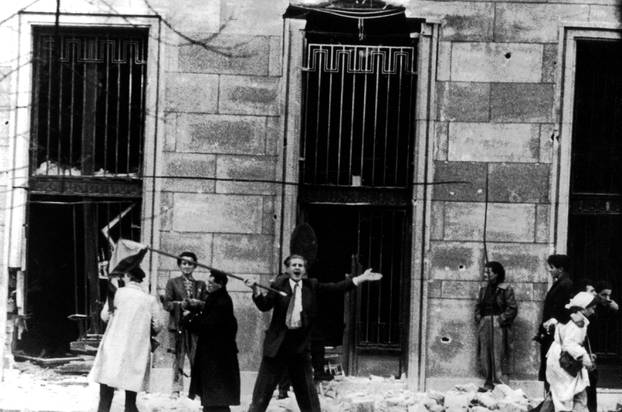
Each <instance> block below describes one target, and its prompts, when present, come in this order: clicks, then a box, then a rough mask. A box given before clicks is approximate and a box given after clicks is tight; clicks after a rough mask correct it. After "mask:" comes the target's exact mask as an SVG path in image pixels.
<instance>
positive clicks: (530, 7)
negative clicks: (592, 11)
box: [494, 3, 589, 43]
mask: <svg viewBox="0 0 622 412" xmlns="http://www.w3.org/2000/svg"><path fill="white" fill-rule="evenodd" d="M588 14H589V6H587V5H574V4H548V3H539V4H525V3H498V4H497V7H496V15H495V26H494V36H495V41H498V42H534V43H535V42H538V43H555V42H557V40H558V39H557V36H558V30H559V23H560V22H562V21H573V22H579V21H587V16H588Z"/></svg>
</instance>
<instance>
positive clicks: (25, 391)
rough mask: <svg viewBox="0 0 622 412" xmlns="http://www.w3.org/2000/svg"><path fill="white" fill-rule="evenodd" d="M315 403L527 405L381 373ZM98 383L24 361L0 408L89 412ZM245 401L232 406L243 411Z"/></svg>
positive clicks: (501, 408)
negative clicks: (423, 388) (416, 384)
mask: <svg viewBox="0 0 622 412" xmlns="http://www.w3.org/2000/svg"><path fill="white" fill-rule="evenodd" d="M320 391H321V396H320V401H321V404H322V410H323V411H326V412H402V411H403V412H427V411H429V412H442V411H445V412H460V411H466V410H469V411H470V412H488V411H490V410H493V411H496V412H526V411H527V410H528V408H529V406H530V404H533V402H534V401H533V400H532V401H530V400H529V399H527V396H526V395H525V394H524V393H523V391H522V390H520V389H519V390H513V389H511V388H510V387H508V386H505V385H500V386H497V387H496V388H495V390H494V391H489V392H478V388H477V386H476V385H474V384H465V385H458V386H456V387H455V388H454V389H453V390H450V391H447V392H443V393H441V392H435V391H430V392H428V393H414V392H411V391H408V390H407V389H406V383H405V381H404V380H400V379H393V378H381V377H373V376H372V377H368V378H362V377H342V378H340V379H339V377H338V378H337V379H336V380H334V381H331V382H324V383H322V386H321V389H320ZM97 396H98V386H97V385H96V384H93V383H92V382H89V381H88V378H87V377H86V376H85V375H84V374H79V375H76V374H68V373H62V372H60V371H59V369H55V368H42V367H40V366H36V365H33V364H31V363H30V362H20V363H17V364H15V368H13V369H11V370H6V371H5V379H4V382H2V383H0V411H94V410H95V407H96V403H97ZM138 407H139V409H140V410H141V411H143V412H147V411H149V412H155V411H188V412H194V411H200V410H201V408H200V404H199V402H198V401H197V400H194V401H192V400H190V399H187V398H184V397H182V398H179V399H173V398H171V397H170V396H169V395H168V394H163V393H141V394H139V396H138ZM246 407H247V405H245V404H243V405H241V406H240V407H237V408H232V409H233V410H234V411H236V412H237V411H243V410H246ZM121 410H123V392H118V393H117V394H116V396H115V400H114V402H113V411H121ZM268 410H269V411H271V412H277V411H281V412H287V411H291V412H299V409H298V408H297V406H296V402H295V399H294V397H293V393H291V392H290V398H287V399H282V400H278V399H276V398H275V399H273V401H272V403H271V404H270V407H269V409H268Z"/></svg>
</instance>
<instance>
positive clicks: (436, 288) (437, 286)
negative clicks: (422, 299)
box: [428, 280, 443, 298]
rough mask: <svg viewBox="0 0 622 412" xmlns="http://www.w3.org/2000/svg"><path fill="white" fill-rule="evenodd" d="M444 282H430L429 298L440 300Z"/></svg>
mask: <svg viewBox="0 0 622 412" xmlns="http://www.w3.org/2000/svg"><path fill="white" fill-rule="evenodd" d="M442 287H443V281H442V280H428V297H429V298H440V297H441V294H442Z"/></svg>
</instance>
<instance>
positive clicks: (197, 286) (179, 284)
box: [162, 275, 207, 331]
mask: <svg viewBox="0 0 622 412" xmlns="http://www.w3.org/2000/svg"><path fill="white" fill-rule="evenodd" d="M206 294H207V288H206V287H205V282H203V281H202V280H196V279H194V296H186V288H185V287H184V277H183V275H181V276H177V277H175V278H172V279H169V280H168V282H166V294H165V295H164V299H163V302H162V303H163V304H164V309H166V310H167V311H169V312H170V313H171V316H170V317H169V320H168V329H169V330H172V331H176V330H179V329H180V328H179V322H180V321H181V318H182V313H183V310H182V308H181V303H182V302H183V300H184V299H186V298H193V299H201V300H205V297H206ZM194 309H195V310H199V309H200V308H194Z"/></svg>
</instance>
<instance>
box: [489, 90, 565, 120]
mask: <svg viewBox="0 0 622 412" xmlns="http://www.w3.org/2000/svg"><path fill="white" fill-rule="evenodd" d="M553 93H554V85H553V84H541V83H539V84H534V83H494V84H492V85H491V93H490V119H491V120H492V121H493V122H498V123H502V122H519V123H523V122H524V123H528V122H533V123H535V122H540V123H542V122H551V121H552V120H553V101H554V98H553Z"/></svg>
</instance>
